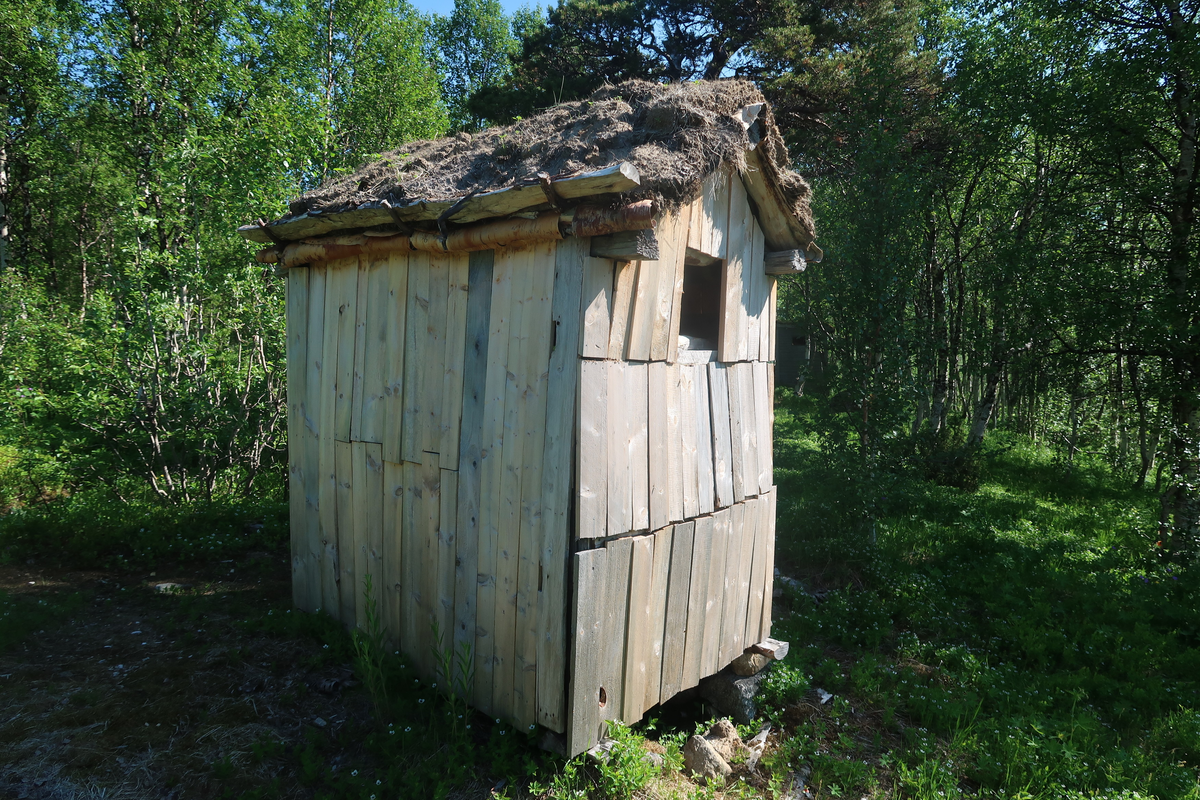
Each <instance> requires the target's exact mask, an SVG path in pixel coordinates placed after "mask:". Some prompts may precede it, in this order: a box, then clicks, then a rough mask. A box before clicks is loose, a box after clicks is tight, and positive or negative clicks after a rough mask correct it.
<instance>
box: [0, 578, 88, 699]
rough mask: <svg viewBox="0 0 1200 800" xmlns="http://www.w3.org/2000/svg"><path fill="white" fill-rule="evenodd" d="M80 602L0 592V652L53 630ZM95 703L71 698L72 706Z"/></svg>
mask: <svg viewBox="0 0 1200 800" xmlns="http://www.w3.org/2000/svg"><path fill="white" fill-rule="evenodd" d="M83 601H84V597H83V595H81V594H79V593H73V594H69V595H55V596H49V597H40V598H32V597H25V596H22V595H12V594H9V593H8V592H0V653H3V652H5V651H7V650H9V649H11V648H13V647H15V646H16V645H18V644H20V643H21V642H22V641H25V640H26V639H27V638H28V637H30V636H32V635H34V634H38V635H41V634H43V633H46V632H47V631H51V630H53V629H55V628H57V627H58V626H59V625H61V624H62V623H63V622H64V621H65V620H67V619H69V618H70V615H71V614H72V613H74V612H75V611H78V610H79V609H80V607H82V606H83ZM95 701H96V699H95V698H94V697H92V696H91V695H76V696H73V697H72V702H74V703H76V704H83V705H90V704H92V703H94V702H95Z"/></svg>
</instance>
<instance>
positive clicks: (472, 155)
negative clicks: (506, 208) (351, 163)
mask: <svg viewBox="0 0 1200 800" xmlns="http://www.w3.org/2000/svg"><path fill="white" fill-rule="evenodd" d="M756 103H764V104H765V103H766V99H765V98H764V97H763V95H762V92H760V91H759V90H758V87H756V86H755V85H754V84H753V83H750V82H749V81H742V80H729V81H700V82H695V83H687V84H672V85H662V84H655V83H649V82H646V81H627V82H625V83H621V84H618V85H615V86H606V87H604V88H602V89H600V90H598V91H597V92H595V93H594V94H593V95H592V96H591V97H590V98H589V99H587V100H582V101H578V102H572V103H562V104H560V105H557V106H554V107H552V108H550V109H547V110H546V111H544V112H542V113H541V114H538V115H536V116H534V117H531V118H529V119H524V120H520V121H518V122H516V123H514V124H512V125H506V126H503V127H495V128H489V129H488V130H486V131H483V132H481V133H478V134H476V135H474V136H471V135H468V134H465V133H460V134H458V135H457V136H452V137H447V138H444V139H438V140H435V141H418V142H412V143H410V144H407V145H405V146H404V147H401V148H400V149H398V150H394V151H392V152H390V153H385V154H384V155H383V156H382V157H381V158H380V159H379V160H378V161H374V162H372V163H370V164H367V165H365V166H363V167H362V168H361V169H359V170H358V171H357V172H355V173H354V174H352V175H347V176H345V177H342V178H339V179H337V180H334V181H331V182H329V183H327V184H325V185H324V186H322V187H320V188H319V189H316V190H314V191H312V192H309V193H308V194H306V195H304V197H302V198H301V200H300V201H298V202H297V203H294V204H293V206H292V211H293V213H302V212H303V211H305V210H320V211H323V212H326V213H328V212H332V211H339V210H342V209H346V208H352V207H355V206H358V205H359V204H361V203H365V202H371V201H377V200H380V199H384V198H386V199H388V200H389V201H390V202H393V203H404V202H409V201H412V200H417V199H423V200H446V199H454V198H459V197H462V196H464V195H466V194H467V193H468V192H471V191H472V190H479V191H493V190H496V189H501V188H505V187H508V186H512V185H514V184H516V183H518V182H520V181H523V180H527V179H530V178H532V177H534V176H536V175H537V174H538V173H539V172H546V173H549V174H550V175H552V176H565V175H571V174H575V173H579V172H588V171H593V170H598V169H603V168H605V167H608V166H611V165H614V164H617V163H620V162H622V161H628V162H630V163H632V164H633V165H634V166H636V167H637V168H638V170H639V172H640V173H641V175H642V187H641V189H640V190H639V191H637V192H635V193H633V194H635V195H637V196H639V197H647V196H653V197H655V198H656V199H658V200H659V201H661V202H665V203H666V204H668V205H672V206H673V205H677V204H680V203H684V202H688V201H690V200H691V199H693V198H694V197H695V196H696V195H697V194H698V193H699V191H700V184H701V182H702V181H703V179H704V178H705V177H706V176H707V175H708V174H710V173H711V172H712V171H713V170H715V169H716V168H717V167H718V166H719V165H720V164H721V163H723V162H725V163H731V164H733V165H735V166H736V167H738V168H739V169H740V168H742V167H743V166H744V161H745V152H746V150H747V149H748V148H749V147H750V146H751V142H750V139H749V137H748V134H747V131H746V130H745V128H744V126H743V125H742V123H741V121H740V119H739V115H740V113H741V110H742V109H743V108H745V107H746V106H750V105H754V104H756ZM760 126H761V127H760V130H761V133H762V141H761V142H759V143H758V145H757V147H758V148H759V152H760V153H761V154H762V156H764V157H765V160H766V161H767V162H768V164H767V165H766V166H767V168H768V169H771V170H772V171H773V172H775V176H776V179H777V181H778V183H779V184H780V187H781V189H782V190H783V193H784V196H785V198H786V199H787V200H788V202H790V203H791V204H792V206H793V208H794V211H795V213H796V216H797V217H798V218H799V219H800V220H802V221H803V223H804V226H805V228H806V229H807V231H808V232H809V235H810V237H811V235H812V231H813V226H812V215H811V211H810V209H809V195H810V190H809V186H808V184H807V183H806V182H805V181H804V179H803V178H801V177H800V176H799V175H798V174H796V173H794V172H791V171H790V170H789V169H788V168H787V164H788V163H789V159H788V154H787V149H786V147H785V146H784V144H783V139H782V137H781V136H780V134H779V130H778V129H777V128H776V126H775V120H774V117H773V116H772V115H771V111H770V107H769V106H764V111H763V115H762V117H761V122H760Z"/></svg>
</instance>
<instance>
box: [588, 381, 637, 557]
mask: <svg viewBox="0 0 1200 800" xmlns="http://www.w3.org/2000/svg"><path fill="white" fill-rule="evenodd" d="M607 367H608V386H607V392H608V535H609V536H615V535H616V534H619V533H627V532H628V531H631V530H633V483H632V479H631V478H632V476H631V475H630V474H629V437H630V428H631V427H632V426H631V425H630V419H629V413H628V405H629V401H628V398H627V397H626V395H625V392H626V387H625V374H626V372H627V370H628V365H627V364H626V363H625V362H624V361H609V362H607ZM584 457H586V456H584Z"/></svg>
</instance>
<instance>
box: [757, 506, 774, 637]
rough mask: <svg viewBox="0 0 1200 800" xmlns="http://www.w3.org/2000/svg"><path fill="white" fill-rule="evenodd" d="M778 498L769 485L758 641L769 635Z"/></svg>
mask: <svg viewBox="0 0 1200 800" xmlns="http://www.w3.org/2000/svg"><path fill="white" fill-rule="evenodd" d="M778 500H779V490H778V489H776V488H775V487H771V491H770V492H769V493H768V494H767V496H766V507H765V509H764V510H763V516H764V517H765V518H766V519H765V520H763V521H764V522H765V523H766V524H765V525H762V526H761V527H762V528H764V531H763V538H764V542H763V546H764V547H765V549H766V552H765V553H764V556H765V557H766V564H764V565H763V611H762V622H761V624H760V625H759V629H758V641H760V642H761V641H762V640H763V639H767V638H769V637H770V636H771V598H772V594H771V592H772V588H773V586H774V583H775V504H776V503H777V502H778Z"/></svg>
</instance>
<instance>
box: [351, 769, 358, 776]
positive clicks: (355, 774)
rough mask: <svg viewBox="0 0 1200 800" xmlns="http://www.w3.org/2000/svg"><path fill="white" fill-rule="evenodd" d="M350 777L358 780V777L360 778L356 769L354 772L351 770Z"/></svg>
mask: <svg viewBox="0 0 1200 800" xmlns="http://www.w3.org/2000/svg"><path fill="white" fill-rule="evenodd" d="M350 777H351V778H357V777H358V770H356V769H352V770H350Z"/></svg>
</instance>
